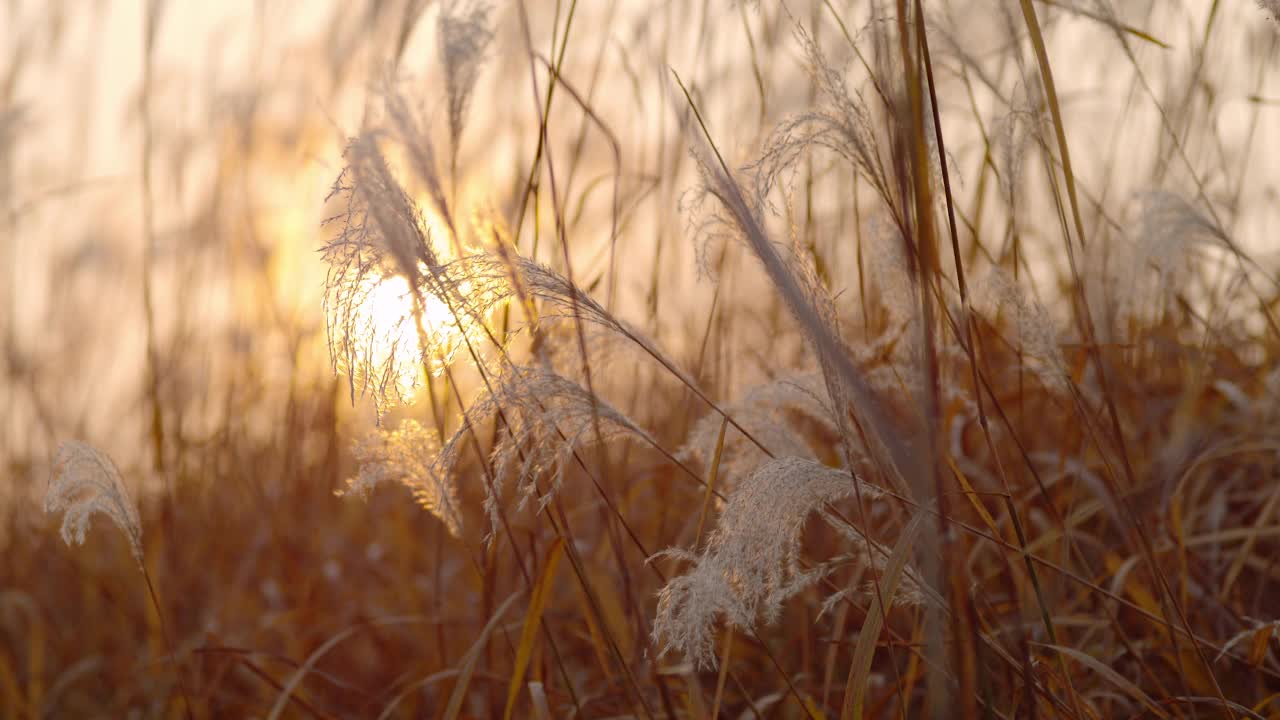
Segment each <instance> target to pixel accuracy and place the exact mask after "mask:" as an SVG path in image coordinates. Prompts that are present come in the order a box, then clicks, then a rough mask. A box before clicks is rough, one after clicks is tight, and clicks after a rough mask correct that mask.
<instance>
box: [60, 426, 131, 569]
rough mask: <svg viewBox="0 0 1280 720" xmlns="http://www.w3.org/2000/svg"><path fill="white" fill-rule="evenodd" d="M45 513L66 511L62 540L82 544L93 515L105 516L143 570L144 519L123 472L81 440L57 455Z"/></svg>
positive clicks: (65, 443)
mask: <svg viewBox="0 0 1280 720" xmlns="http://www.w3.org/2000/svg"><path fill="white" fill-rule="evenodd" d="M44 511H45V512H46V513H53V512H58V511H65V514H64V515H63V516H62V539H63V541H64V542H66V543H67V544H68V545H73V544H74V545H83V544H84V538H85V533H86V532H87V531H88V529H89V521H90V519H91V518H92V516H93V514H94V513H101V514H103V515H106V516H107V518H109V519H110V520H111V522H113V523H115V524H116V527H118V528H120V531H121V532H123V533H124V534H125V537H126V538H128V540H129V551H130V552H131V553H132V554H133V559H134V560H135V561H137V563H138V567H139V568H141V567H142V520H141V519H140V518H139V517H138V508H137V506H135V505H134V504H133V500H132V499H131V498H130V497H129V490H128V488H126V487H125V485H124V479H123V478H121V477H120V470H119V469H117V468H116V465H115V463H114V462H112V460H111V458H110V457H108V456H107V455H106V454H105V453H103V452H101V451H99V450H97V449H96V448H94V447H93V446H91V445H88V444H86V443H83V442H79V441H75V440H72V441H68V442H64V443H62V445H60V446H59V447H58V452H57V454H56V455H54V459H53V471H52V473H51V475H50V477H49V490H48V493H47V494H46V495H45V498H44Z"/></svg>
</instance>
